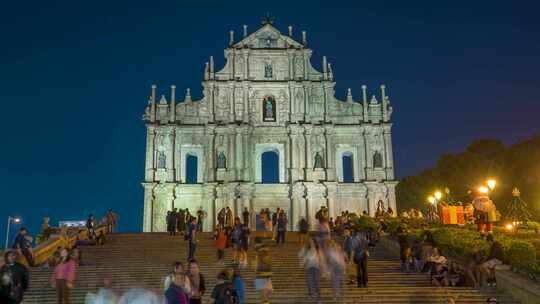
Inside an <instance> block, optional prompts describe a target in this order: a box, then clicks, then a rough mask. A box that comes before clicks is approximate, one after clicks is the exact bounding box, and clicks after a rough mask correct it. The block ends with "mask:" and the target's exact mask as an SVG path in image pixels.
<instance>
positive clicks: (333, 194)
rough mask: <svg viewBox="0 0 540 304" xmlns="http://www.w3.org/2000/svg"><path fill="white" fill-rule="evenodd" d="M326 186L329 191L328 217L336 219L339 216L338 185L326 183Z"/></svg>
mask: <svg viewBox="0 0 540 304" xmlns="http://www.w3.org/2000/svg"><path fill="white" fill-rule="evenodd" d="M324 185H325V186H326V191H327V199H328V216H329V217H333V218H334V219H335V218H336V215H337V214H339V210H337V207H338V206H337V204H338V202H337V183H335V182H326V183H324Z"/></svg>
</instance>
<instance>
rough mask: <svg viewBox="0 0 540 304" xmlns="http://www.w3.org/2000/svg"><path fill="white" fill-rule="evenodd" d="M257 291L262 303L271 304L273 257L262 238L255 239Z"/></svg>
mask: <svg viewBox="0 0 540 304" xmlns="http://www.w3.org/2000/svg"><path fill="white" fill-rule="evenodd" d="M255 252H256V256H255V263H254V266H255V290H257V291H259V292H260V295H261V303H262V304H269V303H270V298H271V297H272V291H273V289H274V288H273V285H272V255H271V254H270V248H269V247H268V245H266V244H264V242H263V240H262V239H261V238H255Z"/></svg>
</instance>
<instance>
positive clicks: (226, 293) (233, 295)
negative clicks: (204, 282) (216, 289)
mask: <svg viewBox="0 0 540 304" xmlns="http://www.w3.org/2000/svg"><path fill="white" fill-rule="evenodd" d="M224 285H225V286H223V287H222V288H221V290H220V293H219V298H218V299H216V303H223V304H238V303H240V298H239V297H238V293H237V292H236V289H234V286H233V285H232V283H224Z"/></svg>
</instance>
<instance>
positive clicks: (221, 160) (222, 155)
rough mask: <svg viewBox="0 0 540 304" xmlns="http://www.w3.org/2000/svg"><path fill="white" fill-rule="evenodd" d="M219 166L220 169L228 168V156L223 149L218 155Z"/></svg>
mask: <svg viewBox="0 0 540 304" xmlns="http://www.w3.org/2000/svg"><path fill="white" fill-rule="evenodd" d="M217 168H218V169H225V168H227V158H226V157H225V153H223V151H220V152H219V153H218V156H217Z"/></svg>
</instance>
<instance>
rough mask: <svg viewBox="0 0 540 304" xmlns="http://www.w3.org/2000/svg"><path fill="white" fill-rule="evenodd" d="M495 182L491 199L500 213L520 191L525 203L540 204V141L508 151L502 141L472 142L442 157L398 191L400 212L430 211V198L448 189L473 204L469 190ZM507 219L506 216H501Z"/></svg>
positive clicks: (535, 212)
mask: <svg viewBox="0 0 540 304" xmlns="http://www.w3.org/2000/svg"><path fill="white" fill-rule="evenodd" d="M487 178H496V179H497V181H498V184H497V188H496V189H495V191H494V192H493V193H491V195H490V196H491V198H492V200H493V201H494V202H495V204H496V205H497V208H498V209H499V210H505V209H506V205H508V202H510V200H511V198H512V189H513V188H514V187H518V188H519V189H520V190H521V196H522V199H523V200H524V201H527V202H538V201H540V187H538V183H539V181H540V137H538V136H535V137H532V138H530V139H527V140H525V141H522V142H519V143H516V144H514V145H512V146H509V147H505V146H504V145H503V144H502V143H501V142H500V141H498V140H492V139H482V140H477V141H474V142H472V143H471V144H470V145H469V146H468V147H467V149H466V150H465V151H463V152H461V153H457V154H444V155H442V156H441V157H440V158H439V160H438V161H437V164H436V166H435V167H434V168H431V169H429V170H425V171H421V172H419V173H418V174H416V175H414V176H409V177H405V178H403V179H402V180H401V181H400V183H399V184H398V185H397V188H396V195H397V205H398V207H399V209H401V210H403V209H410V208H418V209H421V210H424V209H425V208H426V207H427V202H426V200H427V196H428V195H429V194H431V193H433V192H434V191H435V190H440V191H443V190H444V188H445V187H448V188H449V189H450V190H451V191H452V196H453V198H454V199H456V200H458V201H462V202H470V201H471V199H472V198H471V197H470V196H469V195H468V191H469V190H470V189H474V188H476V187H477V186H478V185H479V184H481V183H484V182H485V180H486V179H487ZM529 211H530V212H531V214H532V218H533V219H540V210H538V205H537V204H534V207H530V209H529ZM502 215H503V216H504V212H503V214H502Z"/></svg>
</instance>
